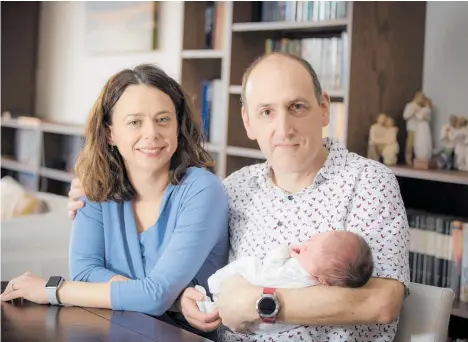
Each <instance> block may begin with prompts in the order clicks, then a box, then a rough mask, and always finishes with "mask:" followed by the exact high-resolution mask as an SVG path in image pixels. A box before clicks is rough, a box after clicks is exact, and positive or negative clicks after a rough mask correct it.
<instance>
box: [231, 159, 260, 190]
mask: <svg viewBox="0 0 468 342" xmlns="http://www.w3.org/2000/svg"><path fill="white" fill-rule="evenodd" d="M264 167H265V163H259V164H253V165H248V166H244V167H242V168H240V169H239V170H237V171H234V172H233V173H231V174H230V175H229V176H228V177H226V178H225V179H224V180H223V184H224V187H225V188H226V190H227V191H229V190H230V189H232V188H239V187H243V186H248V184H249V181H250V180H251V179H252V178H253V177H258V176H260V175H261V173H262V170H263V169H264Z"/></svg>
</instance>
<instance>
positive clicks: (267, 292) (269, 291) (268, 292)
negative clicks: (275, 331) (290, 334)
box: [262, 287, 276, 324]
mask: <svg viewBox="0 0 468 342" xmlns="http://www.w3.org/2000/svg"><path fill="white" fill-rule="evenodd" d="M263 294H264V295H270V296H273V295H274V294H275V289H274V288H272V287H264V288H263ZM275 321H276V316H274V317H262V322H263V323H268V324H273V323H275Z"/></svg>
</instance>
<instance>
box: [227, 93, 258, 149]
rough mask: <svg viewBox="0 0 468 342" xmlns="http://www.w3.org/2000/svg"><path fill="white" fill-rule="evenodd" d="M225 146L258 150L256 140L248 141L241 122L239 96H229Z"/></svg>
mask: <svg viewBox="0 0 468 342" xmlns="http://www.w3.org/2000/svg"><path fill="white" fill-rule="evenodd" d="M228 115H229V116H228V137H227V141H228V142H227V144H228V145H229V146H235V147H246V148H255V149H259V146H258V143H257V141H256V140H250V139H249V137H248V136H247V132H246V130H245V127H244V122H243V121H242V114H241V103H240V96H239V95H230V96H229V113H228Z"/></svg>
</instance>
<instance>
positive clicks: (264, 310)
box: [257, 287, 280, 323]
mask: <svg viewBox="0 0 468 342" xmlns="http://www.w3.org/2000/svg"><path fill="white" fill-rule="evenodd" d="M279 310H280V303H279V300H278V298H276V295H275V289H273V288H270V287H266V288H264V289H263V293H262V296H261V297H260V298H259V299H258V300H257V312H258V314H259V315H260V318H261V319H262V322H263V323H275V321H276V317H277V316H278V313H279Z"/></svg>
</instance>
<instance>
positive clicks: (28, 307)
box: [1, 282, 209, 342]
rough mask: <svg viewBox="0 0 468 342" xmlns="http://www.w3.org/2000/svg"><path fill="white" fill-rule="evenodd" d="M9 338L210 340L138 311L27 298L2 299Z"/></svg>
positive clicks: (109, 341)
mask: <svg viewBox="0 0 468 342" xmlns="http://www.w3.org/2000/svg"><path fill="white" fill-rule="evenodd" d="M5 287H6V283H4V282H2V284H1V291H2V292H3V290H4V288H5ZM1 317H2V318H1V320H2V321H1V326H2V327H1V336H2V341H5V342H16V341H18V342H19V341H21V342H33V341H34V342H36V341H54V342H61V341H68V342H75V341H77V342H78V341H86V342H95V341H106V342H116V341H119V342H121V341H122V342H123V341H125V342H127V341H128V342H133V341H135V342H152V341H158V342H165V341H168V342H169V341H170V342H208V341H209V340H207V339H205V338H203V337H200V336H198V335H195V334H193V333H191V332H188V331H186V330H183V329H180V328H177V327H175V326H173V325H170V324H168V323H165V322H162V321H160V320H158V319H156V318H154V317H151V316H148V315H145V314H141V313H138V312H128V311H112V310H106V309H89V308H80V307H59V306H52V305H37V304H34V303H31V302H28V301H26V300H14V301H10V302H2V303H1Z"/></svg>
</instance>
